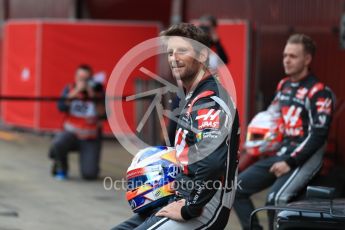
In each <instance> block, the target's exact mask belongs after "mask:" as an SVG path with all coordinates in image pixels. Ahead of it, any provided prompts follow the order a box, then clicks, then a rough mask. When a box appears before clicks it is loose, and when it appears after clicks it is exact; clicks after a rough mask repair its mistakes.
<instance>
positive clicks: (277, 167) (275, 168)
mask: <svg viewBox="0 0 345 230" xmlns="http://www.w3.org/2000/svg"><path fill="white" fill-rule="evenodd" d="M290 170H291V168H290V166H289V165H288V164H287V163H286V162H285V161H279V162H276V163H274V164H273V165H272V167H271V168H270V172H271V173H274V175H276V177H281V176H282V175H284V174H285V173H287V172H289V171H290Z"/></svg>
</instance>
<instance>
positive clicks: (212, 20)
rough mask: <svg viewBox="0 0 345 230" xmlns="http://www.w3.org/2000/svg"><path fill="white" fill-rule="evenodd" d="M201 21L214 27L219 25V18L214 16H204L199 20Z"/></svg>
mask: <svg viewBox="0 0 345 230" xmlns="http://www.w3.org/2000/svg"><path fill="white" fill-rule="evenodd" d="M199 21H201V22H202V21H208V22H210V23H211V25H212V26H213V27H217V25H218V23H217V18H216V17H215V16H213V15H203V16H201V17H200V18H199Z"/></svg>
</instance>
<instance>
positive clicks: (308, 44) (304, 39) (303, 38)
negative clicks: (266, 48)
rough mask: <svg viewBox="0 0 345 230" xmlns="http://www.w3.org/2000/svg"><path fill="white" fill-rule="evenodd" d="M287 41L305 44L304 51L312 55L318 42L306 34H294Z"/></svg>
mask: <svg viewBox="0 0 345 230" xmlns="http://www.w3.org/2000/svg"><path fill="white" fill-rule="evenodd" d="M287 43H291V44H301V45H303V48H304V51H305V52H306V53H308V54H310V55H311V56H314V55H315V52H316V44H315V42H314V41H313V40H312V39H311V38H310V37H309V36H307V35H305V34H293V35H291V36H290V37H289V39H288V40H287Z"/></svg>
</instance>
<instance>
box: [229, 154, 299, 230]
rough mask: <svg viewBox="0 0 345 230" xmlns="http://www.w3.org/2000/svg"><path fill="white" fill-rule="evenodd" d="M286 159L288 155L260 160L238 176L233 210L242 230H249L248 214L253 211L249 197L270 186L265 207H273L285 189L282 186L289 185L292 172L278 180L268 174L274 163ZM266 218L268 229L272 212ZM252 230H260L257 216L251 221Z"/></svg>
mask: <svg viewBox="0 0 345 230" xmlns="http://www.w3.org/2000/svg"><path fill="white" fill-rule="evenodd" d="M287 157H288V155H284V156H273V157H270V158H267V159H263V160H260V161H258V162H256V163H255V164H253V165H252V166H250V167H249V168H248V169H246V170H244V171H243V172H242V173H241V174H240V175H239V177H238V185H239V186H238V188H237V192H236V198H235V203H234V208H235V211H236V213H237V216H238V218H239V219H240V222H241V225H242V227H243V229H245V230H247V229H249V224H250V214H251V213H252V211H254V209H255V208H254V205H253V202H252V201H251V199H250V196H251V195H253V194H255V193H258V192H260V191H262V190H264V189H266V188H268V187H269V186H271V185H272V187H271V188H270V190H269V192H268V195H267V199H266V205H274V204H275V200H276V199H277V198H278V196H279V194H280V192H281V191H280V190H281V189H282V188H283V187H285V186H284V184H285V183H290V180H289V178H290V177H292V175H293V174H294V170H291V171H289V172H288V173H286V174H284V175H283V176H281V177H278V178H277V177H276V176H275V175H274V174H273V173H270V172H269V170H270V168H271V166H272V165H273V164H274V163H275V162H278V161H283V160H285V159H286V158H287ZM268 218H269V225H270V228H272V226H273V219H274V212H272V211H270V212H268ZM253 229H262V227H261V226H260V224H259V221H258V218H257V216H254V219H253Z"/></svg>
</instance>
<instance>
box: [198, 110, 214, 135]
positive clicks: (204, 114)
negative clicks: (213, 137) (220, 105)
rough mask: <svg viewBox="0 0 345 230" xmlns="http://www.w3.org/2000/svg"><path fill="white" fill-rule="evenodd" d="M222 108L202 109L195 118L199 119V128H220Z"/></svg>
mask: <svg viewBox="0 0 345 230" xmlns="http://www.w3.org/2000/svg"><path fill="white" fill-rule="evenodd" d="M219 114H220V110H214V109H201V110H199V111H198V116H197V117H196V118H195V120H197V121H198V129H199V130H202V129H219Z"/></svg>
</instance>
